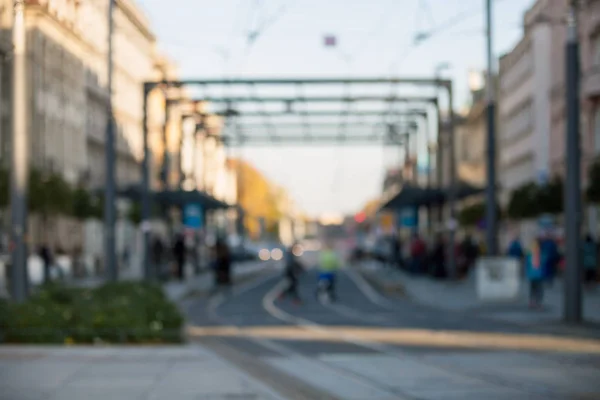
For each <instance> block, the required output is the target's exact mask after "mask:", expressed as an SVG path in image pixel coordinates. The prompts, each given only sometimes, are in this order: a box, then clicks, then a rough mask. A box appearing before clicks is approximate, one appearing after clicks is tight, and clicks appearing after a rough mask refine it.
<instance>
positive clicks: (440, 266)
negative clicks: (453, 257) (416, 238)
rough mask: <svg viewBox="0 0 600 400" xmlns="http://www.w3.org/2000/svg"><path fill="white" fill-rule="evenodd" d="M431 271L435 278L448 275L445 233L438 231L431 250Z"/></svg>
mask: <svg viewBox="0 0 600 400" xmlns="http://www.w3.org/2000/svg"><path fill="white" fill-rule="evenodd" d="M431 271H432V275H433V277H434V278H440V279H443V278H445V277H446V241H445V239H444V234H443V233H438V234H437V235H436V238H435V243H434V245H433V251H432V252H431Z"/></svg>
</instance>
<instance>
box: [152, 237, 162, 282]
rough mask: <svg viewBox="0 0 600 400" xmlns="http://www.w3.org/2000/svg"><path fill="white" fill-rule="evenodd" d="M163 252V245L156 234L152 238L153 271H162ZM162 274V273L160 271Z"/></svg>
mask: <svg viewBox="0 0 600 400" xmlns="http://www.w3.org/2000/svg"><path fill="white" fill-rule="evenodd" d="M164 253H165V246H164V244H163V241H162V239H161V238H160V236H159V235H158V234H155V235H154V237H153V238H152V264H153V265H154V270H155V271H159V272H160V271H162V263H163V258H164ZM161 276H162V273H161Z"/></svg>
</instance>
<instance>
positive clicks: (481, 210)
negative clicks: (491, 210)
mask: <svg viewBox="0 0 600 400" xmlns="http://www.w3.org/2000/svg"><path fill="white" fill-rule="evenodd" d="M485 213H486V203H485V202H483V201H481V202H477V203H474V204H471V205H468V206H466V207H464V208H463V209H462V210H461V211H460V213H459V214H458V221H459V223H460V224H461V225H462V226H475V225H477V224H479V223H481V222H482V221H485ZM496 216H497V218H498V219H501V218H502V209H501V208H500V205H499V204H497V205H496Z"/></svg>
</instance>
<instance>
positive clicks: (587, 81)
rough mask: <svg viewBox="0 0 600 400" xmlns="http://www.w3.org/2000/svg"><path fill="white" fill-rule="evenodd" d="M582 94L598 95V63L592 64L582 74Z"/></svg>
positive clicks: (599, 75)
mask: <svg viewBox="0 0 600 400" xmlns="http://www.w3.org/2000/svg"><path fill="white" fill-rule="evenodd" d="M582 88H583V94H584V96H586V97H588V98H589V97H600V65H594V66H592V67H591V68H590V69H588V70H587V71H586V72H585V73H584V74H583V87H582Z"/></svg>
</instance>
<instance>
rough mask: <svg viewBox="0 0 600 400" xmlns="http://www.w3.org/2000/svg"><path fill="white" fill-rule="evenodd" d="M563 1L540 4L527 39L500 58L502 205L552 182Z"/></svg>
mask: <svg viewBox="0 0 600 400" xmlns="http://www.w3.org/2000/svg"><path fill="white" fill-rule="evenodd" d="M559 3H560V1H548V0H538V1H537V2H536V3H535V4H534V5H533V6H532V7H531V8H530V9H529V10H528V11H527V12H526V13H525V16H524V18H523V25H524V35H523V38H522V39H521V40H520V41H519V43H517V45H516V46H515V47H514V48H513V49H512V51H510V52H509V53H508V54H506V55H504V56H502V57H501V58H500V78H499V110H498V111H499V112H498V114H499V115H498V124H499V135H498V151H499V172H500V174H499V175H500V185H501V196H500V200H501V203H502V204H504V205H505V204H506V203H507V202H508V199H509V196H510V193H511V192H512V191H514V190H515V189H516V188H518V187H519V186H521V185H523V184H525V183H528V182H538V183H544V182H546V181H548V180H549V179H550V178H551V175H552V173H553V171H552V169H551V154H552V149H551V135H550V131H551V129H552V126H553V124H552V119H551V106H552V105H551V101H550V99H551V95H552V90H553V87H554V79H555V77H556V76H557V74H559V71H560V69H561V66H562V64H563V62H556V53H557V50H556V49H557V47H558V46H556V45H554V44H555V43H558V42H557V41H556V39H557V36H560V31H561V29H564V27H562V26H561V25H560V24H559V23H557V21H560V18H561V17H562V16H563V15H564V14H562V11H563V9H562V8H561V5H560V4H559Z"/></svg>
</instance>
